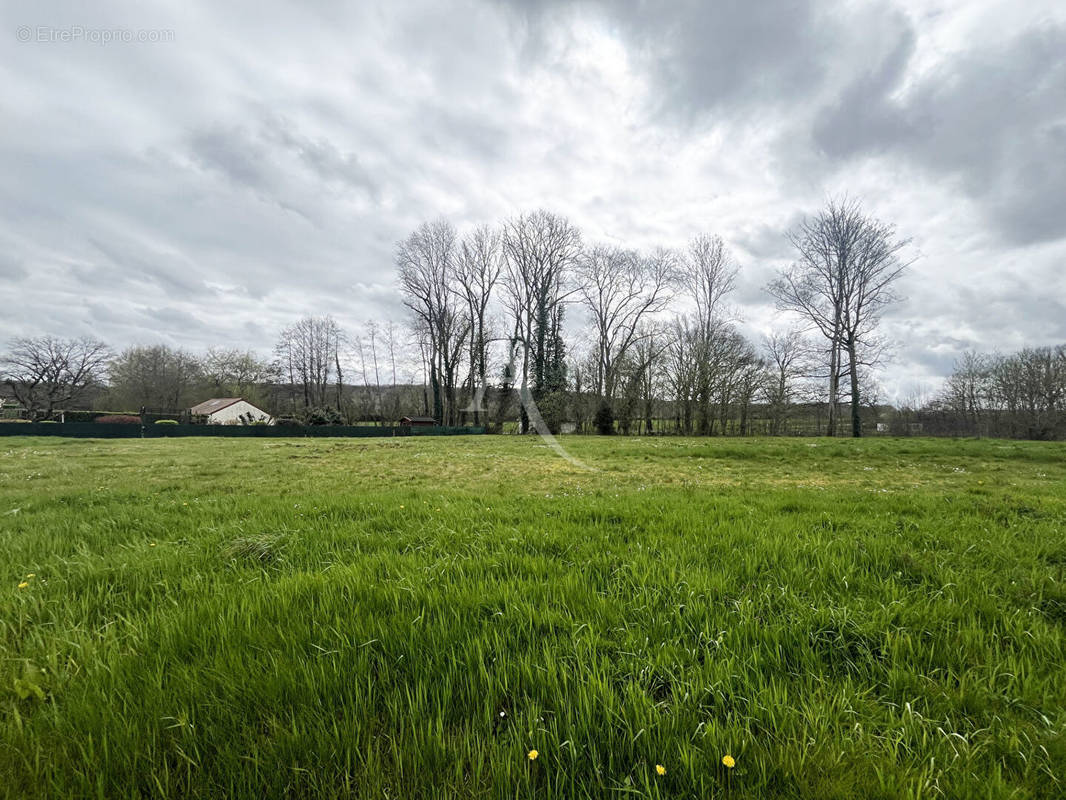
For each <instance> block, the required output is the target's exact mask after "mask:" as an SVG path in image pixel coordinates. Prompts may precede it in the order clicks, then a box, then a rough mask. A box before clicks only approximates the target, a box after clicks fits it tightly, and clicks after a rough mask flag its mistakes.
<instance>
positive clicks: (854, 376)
mask: <svg viewBox="0 0 1066 800" xmlns="http://www.w3.org/2000/svg"><path fill="white" fill-rule="evenodd" d="M855 349H856V348H855V338H854V337H848V361H849V364H848V376H849V377H850V378H851V435H852V436H853V437H855V438H856V439H857V438H859V437H860V436H862V419H861V418H860V416H859V365H858V364H857V363H856V359H855Z"/></svg>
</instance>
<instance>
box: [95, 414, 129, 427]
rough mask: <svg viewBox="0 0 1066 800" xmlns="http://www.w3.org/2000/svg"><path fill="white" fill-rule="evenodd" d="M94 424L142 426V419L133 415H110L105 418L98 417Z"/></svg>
mask: <svg viewBox="0 0 1066 800" xmlns="http://www.w3.org/2000/svg"><path fill="white" fill-rule="evenodd" d="M93 421H94V422H101V423H103V424H105V425H140V424H141V418H140V417H137V416H134V415H133V414H110V415H105V416H103V417H97V418H96V419H95V420H93Z"/></svg>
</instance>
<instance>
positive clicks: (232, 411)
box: [189, 397, 274, 425]
mask: <svg viewBox="0 0 1066 800" xmlns="http://www.w3.org/2000/svg"><path fill="white" fill-rule="evenodd" d="M189 414H190V415H192V417H193V421H194V422H197V421H199V420H200V419H203V420H204V421H205V422H206V423H207V424H208V425H251V424H252V423H254V422H263V423H266V424H267V425H273V424H274V420H273V418H272V417H271V416H270V415H269V414H268V413H266V412H265V411H263V410H262V409H261V408H256V407H255V406H253V405H252V404H251V403H249V402H248V401H247V400H243V399H242V398H240V397H212V398H211V399H210V400H204V402H202V403H200V404H199V405H195V406H193V407H192V408H191V409H189Z"/></svg>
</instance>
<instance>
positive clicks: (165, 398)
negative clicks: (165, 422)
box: [108, 344, 204, 411]
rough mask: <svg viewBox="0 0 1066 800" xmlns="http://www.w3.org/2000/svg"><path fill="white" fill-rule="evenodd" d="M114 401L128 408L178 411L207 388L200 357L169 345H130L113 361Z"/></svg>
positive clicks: (110, 376)
mask: <svg viewBox="0 0 1066 800" xmlns="http://www.w3.org/2000/svg"><path fill="white" fill-rule="evenodd" d="M108 374H109V378H110V383H111V401H112V403H114V404H116V405H121V406H125V407H126V408H128V409H136V408H141V407H147V408H156V409H161V410H165V411H179V410H182V409H185V408H188V406H189V405H190V404H191V401H192V400H193V399H194V398H195V396H196V395H197V393H199V392H202V391H203V390H204V386H203V384H204V370H203V364H202V363H201V361H200V359H199V358H198V357H197V356H196V355H194V354H192V353H189V352H187V351H185V350H181V349H179V348H173V347H168V346H167V345H163V344H157V345H137V346H134V347H127V348H126V349H125V350H123V351H122V353H120V354H119V355H118V356H117V357H115V358H114V360H112V361H111V363H110V365H109V368H108Z"/></svg>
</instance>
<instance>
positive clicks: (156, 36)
mask: <svg viewBox="0 0 1066 800" xmlns="http://www.w3.org/2000/svg"><path fill="white" fill-rule="evenodd" d="M15 38H16V39H18V41H20V42H31V43H34V44H66V43H75V42H87V43H89V44H101V45H103V44H140V43H147V44H158V43H165V42H173V41H174V40H175V34H174V31H173V30H171V29H169V28H91V27H87V26H84V25H67V26H62V27H60V26H52V25H20V26H19V27H18V28H17V29H16V30H15Z"/></svg>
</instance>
